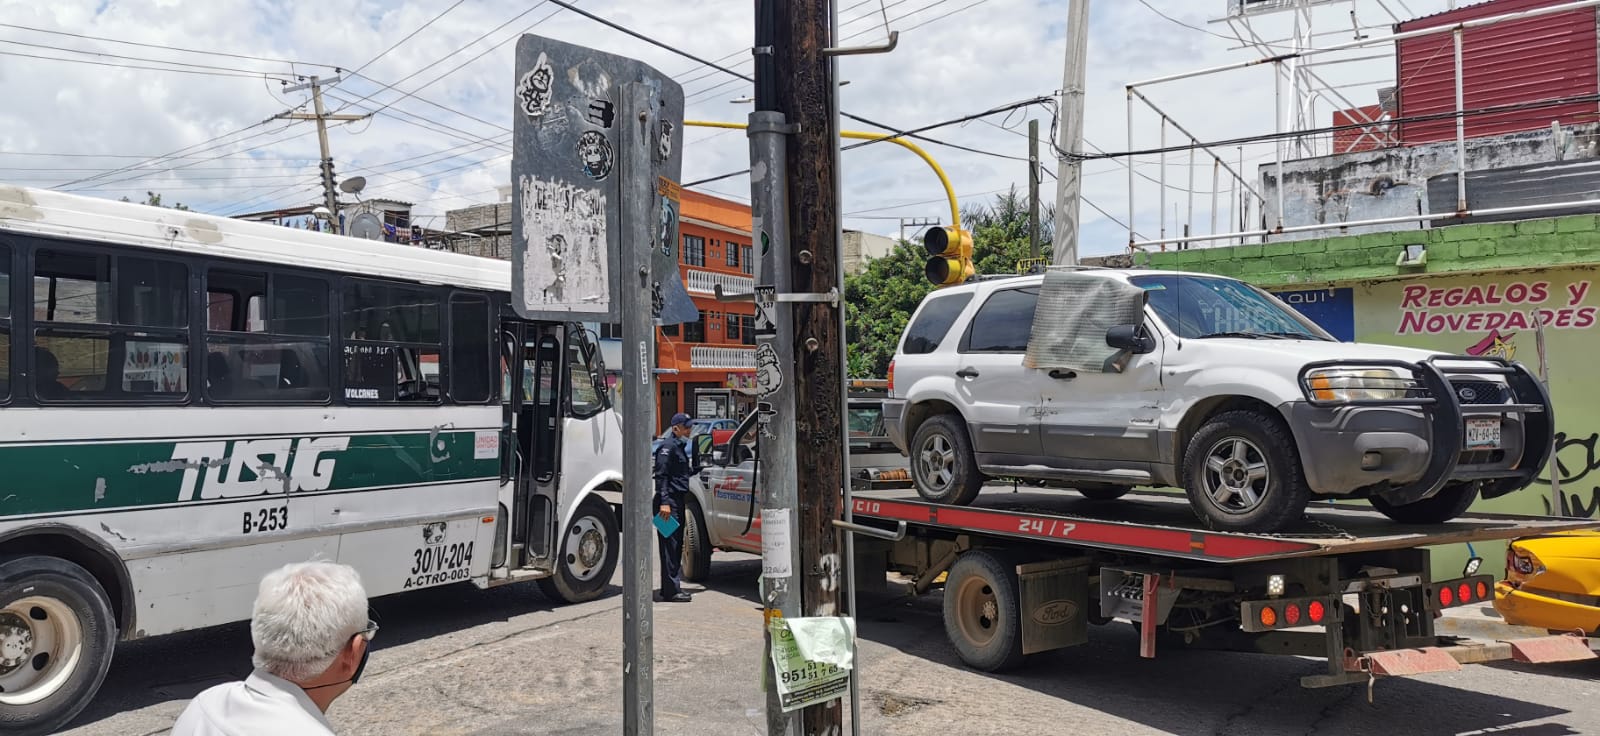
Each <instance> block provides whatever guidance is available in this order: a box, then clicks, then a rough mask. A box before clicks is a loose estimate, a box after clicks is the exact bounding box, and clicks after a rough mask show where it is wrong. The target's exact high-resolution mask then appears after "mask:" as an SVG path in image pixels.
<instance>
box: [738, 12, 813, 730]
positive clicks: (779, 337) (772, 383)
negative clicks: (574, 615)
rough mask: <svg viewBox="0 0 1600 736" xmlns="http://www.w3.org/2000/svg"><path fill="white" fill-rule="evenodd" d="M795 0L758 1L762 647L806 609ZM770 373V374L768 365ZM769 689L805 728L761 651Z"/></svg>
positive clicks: (785, 726) (753, 151) (779, 723)
mask: <svg viewBox="0 0 1600 736" xmlns="http://www.w3.org/2000/svg"><path fill="white" fill-rule="evenodd" d="M786 5H787V3H784V2H781V0H756V5H755V19H756V32H755V110H754V111H753V112H751V113H750V125H749V128H748V135H749V138H750V164H751V167H752V171H753V172H755V173H752V174H751V175H750V203H751V205H750V206H751V235H752V237H753V239H754V240H755V245H756V248H757V249H758V250H757V253H756V255H757V260H756V268H755V283H756V292H757V297H756V302H757V306H756V309H757V317H756V364H757V366H758V371H757V386H758V387H760V388H759V391H760V394H759V398H758V399H757V404H756V411H758V412H760V413H761V417H760V425H759V430H758V431H760V433H761V437H760V443H761V445H760V446H761V448H762V451H761V464H762V465H763V466H765V467H764V468H763V470H764V472H762V473H761V474H760V476H759V478H758V480H759V482H760V483H761V486H762V487H761V488H758V489H755V490H756V492H757V494H758V495H759V497H760V498H761V605H762V608H763V610H764V611H765V615H764V616H763V617H762V622H763V626H762V637H763V638H762V642H763V644H762V652H763V653H766V652H770V651H772V645H773V638H772V627H771V623H772V621H773V620H774V619H778V618H783V619H790V618H796V617H799V616H800V615H801V609H800V587H799V585H798V584H797V583H796V580H795V575H796V572H797V571H799V570H802V569H803V568H801V566H800V553H799V548H798V547H797V546H796V545H795V544H794V543H793V542H794V540H795V539H798V538H799V535H798V534H797V533H796V523H795V522H796V521H797V517H798V509H799V503H798V501H797V499H796V496H795V487H796V485H797V483H798V478H797V476H798V472H797V467H798V466H797V465H796V464H795V415H794V412H795V400H794V397H795V372H794V365H795V351H794V343H795V339H794V311H793V309H792V307H791V305H790V304H788V303H784V302H779V301H777V297H778V296H780V295H784V294H788V293H789V292H790V291H792V286H793V279H792V277H791V275H790V244H789V174H788V167H789V134H790V131H791V130H792V126H791V125H789V123H788V118H787V117H786V116H785V115H784V113H783V110H782V108H781V107H780V105H779V98H778V84H779V75H778V62H777V49H776V44H777V43H778V42H779V40H780V39H786V37H785V36H782V35H779V33H778V27H779V24H778V20H777V16H778V13H779V10H780V8H781V7H783V6H786ZM763 371H764V372H766V373H767V374H769V375H766V376H763V375H762V372H763ZM761 662H762V680H763V682H764V683H765V685H766V693H767V734H769V736H798V734H799V733H800V719H799V717H798V714H794V713H785V712H784V710H783V706H782V703H781V702H780V700H779V694H778V687H777V677H778V673H777V672H776V668H775V667H774V666H773V664H772V659H771V658H770V657H767V656H763V657H762V658H761Z"/></svg>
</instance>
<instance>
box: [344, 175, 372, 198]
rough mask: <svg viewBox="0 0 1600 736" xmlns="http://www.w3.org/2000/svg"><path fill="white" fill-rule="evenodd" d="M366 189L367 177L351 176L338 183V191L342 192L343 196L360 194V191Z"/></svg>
mask: <svg viewBox="0 0 1600 736" xmlns="http://www.w3.org/2000/svg"><path fill="white" fill-rule="evenodd" d="M366 188H367V177H365V176H352V177H350V178H348V179H345V180H344V181H342V182H339V191H341V192H344V193H345V194H360V193H361V190H363V189H366Z"/></svg>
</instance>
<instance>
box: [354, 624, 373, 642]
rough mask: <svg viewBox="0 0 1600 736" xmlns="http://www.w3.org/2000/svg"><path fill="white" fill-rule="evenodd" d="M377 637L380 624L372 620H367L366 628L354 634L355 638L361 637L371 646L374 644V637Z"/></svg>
mask: <svg viewBox="0 0 1600 736" xmlns="http://www.w3.org/2000/svg"><path fill="white" fill-rule="evenodd" d="M377 635H378V622H377V621H373V620H372V619H370V618H369V619H367V625H366V627H365V628H363V629H361V630H360V631H357V632H356V633H355V634H354V636H359V637H361V638H363V639H366V640H367V643H369V644H370V643H372V639H373V637H375V636H377Z"/></svg>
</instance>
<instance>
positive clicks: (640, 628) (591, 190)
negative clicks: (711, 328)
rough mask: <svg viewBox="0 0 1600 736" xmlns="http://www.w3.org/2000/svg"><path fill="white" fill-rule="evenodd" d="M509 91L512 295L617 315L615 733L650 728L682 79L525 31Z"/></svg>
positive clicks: (541, 314)
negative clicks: (660, 403) (663, 369)
mask: <svg viewBox="0 0 1600 736" xmlns="http://www.w3.org/2000/svg"><path fill="white" fill-rule="evenodd" d="M515 100H516V111H515V113H514V114H515V120H516V122H515V128H514V143H513V148H512V163H511V178H512V185H513V194H512V209H513V212H514V216H513V217H512V223H513V224H512V242H513V243H514V248H513V252H512V293H513V297H512V298H513V304H514V305H515V307H516V309H517V312H518V313H519V314H521V315H522V316H523V317H525V318H528V319H533V320H549V321H557V322H582V321H604V322H620V323H621V324H622V337H623V360H622V378H623V387H622V392H621V393H622V404H621V412H622V416H623V419H624V421H623V423H622V426H623V431H622V441H623V449H622V468H623V478H624V488H623V494H622V497H623V514H622V585H623V634H622V649H623V665H622V682H623V704H622V710H623V719H624V720H623V733H625V734H630V736H631V735H635V734H649V733H652V732H653V730H654V721H655V712H654V694H653V687H652V667H651V662H652V649H653V647H652V638H651V637H652V633H651V623H652V622H651V598H650V596H651V590H652V588H653V582H652V580H651V576H650V572H651V563H652V561H653V560H654V558H655V546H656V543H655V538H656V533H655V529H654V526H653V525H652V524H651V523H650V517H651V516H652V515H653V514H654V513H655V511H654V509H653V508H652V507H651V503H650V499H651V496H652V495H653V493H654V489H653V487H652V479H651V465H650V441H651V439H652V434H653V431H652V430H653V429H654V427H655V425H656V416H655V415H656V407H655V386H654V385H653V381H652V378H653V373H654V372H655V325H656V324H678V323H681V322H688V321H694V320H697V319H699V311H698V310H697V309H696V308H695V306H694V302H693V301H691V300H690V298H689V294H688V292H687V291H686V290H685V289H684V286H683V282H682V281H681V280H679V278H678V269H677V265H676V259H677V243H678V195H679V191H680V190H679V186H678V184H677V180H678V176H679V171H680V170H681V167H682V161H683V158H682V146H681V145H680V143H681V140H682V130H683V88H682V87H680V86H679V85H678V84H677V83H675V82H673V81H672V80H671V79H669V78H668V77H667V76H666V75H663V74H661V73H660V72H658V71H656V70H655V69H652V68H651V67H649V66H646V65H645V64H643V63H640V62H639V61H637V60H634V59H628V58H624V57H620V56H615V55H612V54H607V53H603V52H600V51H596V50H594V49H588V48H584V47H581V46H574V45H572V44H568V43H562V42H560V41H553V40H551V39H547V38H542V37H539V36H532V35H525V36H523V37H522V38H521V39H520V40H519V41H518V42H517V56H516V93H515Z"/></svg>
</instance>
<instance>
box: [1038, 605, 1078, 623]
mask: <svg viewBox="0 0 1600 736" xmlns="http://www.w3.org/2000/svg"><path fill="white" fill-rule="evenodd" d="M1077 617H1078V604H1076V603H1073V602H1072V601H1069V600H1056V601H1050V602H1049V603H1045V604H1042V605H1040V606H1039V607H1037V608H1035V609H1033V620H1034V621H1035V622H1037V623H1038V624H1039V625H1041V626H1055V625H1057V624H1064V623H1066V622H1068V621H1071V620H1073V619H1075V618H1077Z"/></svg>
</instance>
